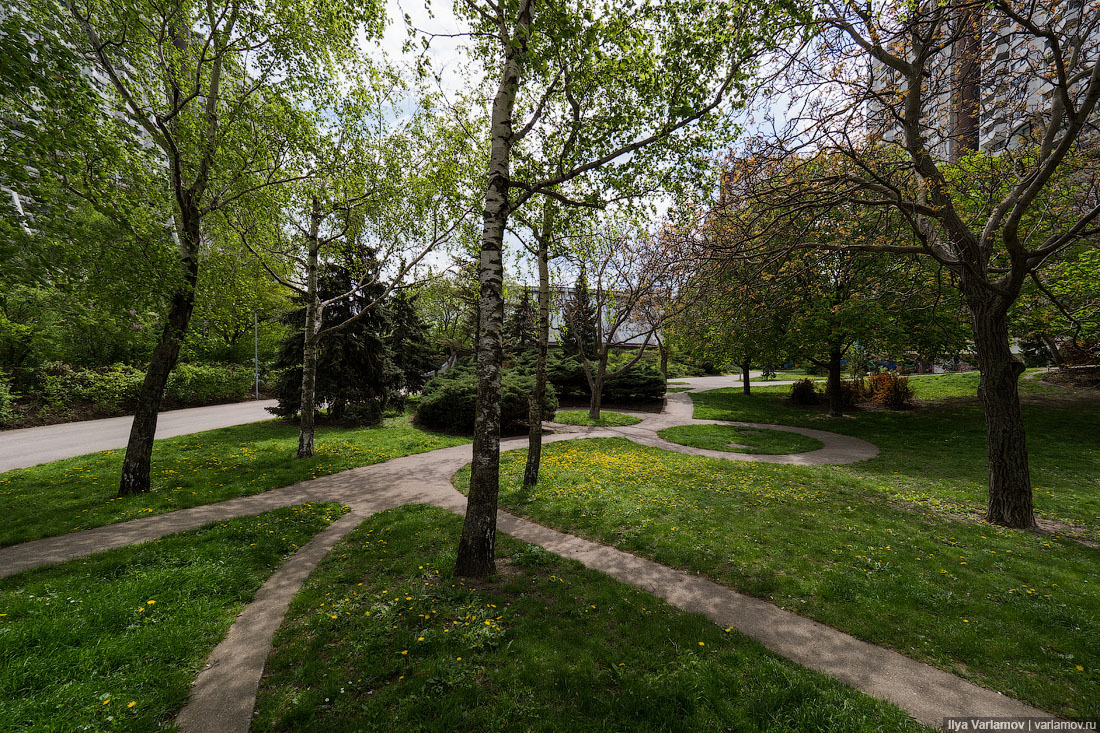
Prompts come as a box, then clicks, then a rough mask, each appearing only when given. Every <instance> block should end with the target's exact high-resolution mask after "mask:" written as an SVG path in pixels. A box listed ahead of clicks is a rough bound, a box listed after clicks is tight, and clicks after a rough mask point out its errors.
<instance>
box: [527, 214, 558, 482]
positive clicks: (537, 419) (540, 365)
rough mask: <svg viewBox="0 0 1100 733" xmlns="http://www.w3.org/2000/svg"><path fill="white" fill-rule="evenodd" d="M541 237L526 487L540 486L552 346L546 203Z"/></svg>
mask: <svg viewBox="0 0 1100 733" xmlns="http://www.w3.org/2000/svg"><path fill="white" fill-rule="evenodd" d="M545 205H546V207H547V209H546V211H545V213H544V216H543V230H542V236H541V237H539V243H538V253H537V259H538V265H539V343H538V356H537V360H536V362H535V392H534V394H532V395H531V401H530V408H529V412H528V422H529V423H530V432H529V433H528V438H527V465H526V466H524V469H523V485H524V486H534V485H535V484H537V483H538V482H539V464H540V463H541V462H542V420H543V414H542V405H543V403H544V402H545V401H546V352H547V348H548V345H549V343H550V265H549V257H550V253H549V249H548V248H549V244H550V241H549V240H550V226H551V219H550V213H549V207H550V203H549V202H546V204H545Z"/></svg>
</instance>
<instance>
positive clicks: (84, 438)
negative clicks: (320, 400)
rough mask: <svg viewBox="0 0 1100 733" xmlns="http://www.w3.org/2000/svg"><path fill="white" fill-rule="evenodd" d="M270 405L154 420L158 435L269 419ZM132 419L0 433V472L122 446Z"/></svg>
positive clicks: (175, 413) (196, 410)
mask: <svg viewBox="0 0 1100 733" xmlns="http://www.w3.org/2000/svg"><path fill="white" fill-rule="evenodd" d="M274 406H275V400H259V401H256V400H253V401H250V402H234V403H232V404H228V405H210V406H208V407H189V408H186V409H183V410H169V411H167V412H162V413H160V415H159V416H158V418H157V439H158V440H160V439H161V438H173V437H175V436H177V435H186V434H188V433H198V432H201V431H203V430H214V429H216V428H227V427H229V426H231V425H242V424H244V423H250V422H258V421H260V420H271V419H272V417H273V416H272V414H271V413H270V412H268V411H267V410H266V409H264V408H267V407H274ZM133 422H134V417H133V415H128V416H126V417H108V418H104V419H103V420H84V421H81V422H69V423H60V424H58V425H43V426H42V427H38V428H21V429H19V430H3V431H0V473H3V472H4V471H10V470H12V469H13V468H26V467H27V466H37V465H38V464H39V463H49V462H50V461H60V460H61V459H63V458H72V457H74V456H82V455H84V454H86V453H98V452H99V451H101V450H111V449H114V448H125V447H126V441H127V440H128V439H129V438H130V426H131V425H132V424H133Z"/></svg>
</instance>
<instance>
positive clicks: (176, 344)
mask: <svg viewBox="0 0 1100 733" xmlns="http://www.w3.org/2000/svg"><path fill="white" fill-rule="evenodd" d="M199 221H200V219H199V214H198V212H197V211H194V210H193V209H191V207H188V209H186V210H184V212H183V213H182V214H180V227H179V231H178V234H179V238H180V266H181V268H182V270H183V283H182V284H181V285H180V287H179V288H178V289H177V290H176V292H175V293H173V294H172V303H171V306H170V307H169V309H168V317H167V319H166V320H165V323H164V329H163V330H162V331H161V333H160V340H159V341H157V345H156V347H155V348H154V349H153V354H152V356H151V357H150V358H149V368H148V369H146V371H145V380H144V381H143V382H142V384H141V391H140V392H139V393H138V401H137V408H136V409H135V411H134V422H133V423H132V424H131V426H130V439H129V441H128V442H127V443H126V456H125V457H124V458H123V459H122V475H121V477H120V478H119V484H118V495H119V496H131V495H133V494H142V493H145V492H146V491H148V490H149V474H150V470H151V466H152V461H153V441H154V439H155V438H156V433H157V416H158V414H159V412H160V402H161V399H162V398H163V397H164V389H165V387H167V386H168V377H169V375H170V374H171V373H172V369H173V368H174V367H175V366H176V361H177V360H178V359H179V354H180V345H181V344H182V343H183V337H184V335H185V334H186V333H187V326H188V324H189V323H190V322H191V313H192V312H193V311H194V309H195V283H196V282H198V276H199V241H200V233H199Z"/></svg>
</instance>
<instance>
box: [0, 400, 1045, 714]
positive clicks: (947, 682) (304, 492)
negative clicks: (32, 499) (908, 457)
mask: <svg viewBox="0 0 1100 733" xmlns="http://www.w3.org/2000/svg"><path fill="white" fill-rule="evenodd" d="M690 405H691V403H690V398H689V397H688V396H687V395H686V394H673V395H670V396H669V400H668V407H667V409H666V410H665V412H663V413H661V414H660V415H654V414H652V413H650V414H644V413H638V414H639V416H643V417H644V420H643V423H641V424H639V425H635V426H631V427H628V428H599V429H588V430H581V431H576V432H563V433H556V434H551V435H547V436H545V439H546V441H547V442H555V441H559V440H570V439H576V438H580V437H590V438H597V437H627V438H629V439H631V440H640V439H642V438H645V437H646V435H647V434H648V436H649V437H650V438H652V437H653V435H654V434H653V431H654V430H655V429H659V428H661V427H667V426H669V425H673V424H684V423H685V422H691V419H690ZM685 413H686V414H687V415H688V417H687V418H686V419H685V418H684V417H683V416H684V414H685ZM768 427H771V428H776V427H778V426H768ZM800 432H801V431H800ZM812 432H813V433H815V437H816V435H817V434H819V435H820V436H822V437H824V438H825V439H826V447H827V448H828V447H829V446H830V444H832V446H833V447H834V448H836V447H837V446H836V444H835V443H833V441H835V440H836V439H837V438H843V437H844V436H836V435H835V434H832V433H822V432H821V431H812ZM819 439H820V438H819ZM640 442H641V441H640ZM861 442H862V441H861ZM525 445H526V438H516V439H510V440H504V441H502V442H501V449H502V450H512V449H516V448H522V447H524V446H525ZM867 445H869V444H867ZM856 447H857V448H860V450H859V451H857V452H856V453H853V454H848V455H842V454H843V453H844V451H843V450H839V449H838V454H837V457H838V458H844V459H846V460H849V461H850V460H861V459H862V458H864V457H868V452H867V449H865V448H861V447H859V446H856ZM679 448H684V446H679ZM873 450H874V449H873V446H872V447H871V451H873ZM684 452H697V451H696V450H695V449H685V450H684ZM873 454H874V453H873V452H871V453H869V455H873ZM734 455H735V454H724V453H723V454H721V456H720V457H722V458H730V457H732V456H734ZM745 458H746V459H751V460H760V459H762V458H766V457H765V456H755V455H753V456H746V457H745ZM469 461H470V447H469V446H455V447H452V448H443V449H440V450H436V451H432V452H430V453H423V454H419V455H412V456H406V457H403V458H397V459H394V460H391V461H387V462H385V463H380V464H376V465H373V466H364V467H361V468H356V469H352V470H349V471H344V472H342V473H338V474H333V475H331V476H323V477H320V478H317V479H313V480H310V481H306V482H302V483H299V484H295V485H293V486H288V487H284V488H281V489H274V490H272V491H268V492H265V493H263V494H258V495H256V496H249V497H242V498H238V499H231V500H229V501H225V502H220V503H218V504H210V505H207V506H203V507H195V508H192V509H185V510H181V511H177V512H172V513H170V514H163V515H159V516H154V517H147V518H144V519H138V520H134V521H131V522H126V523H123V524H118V525H111V526H107V527H101V528H97V529H92V530H86V531H83V532H75V533H72V534H69V535H64V536H62V537H55V538H49V539H45V540H38V541H36V542H30V543H26V544H24V545H17V546H14V547H8V548H3V549H0V577H2V576H6V575H10V574H12V573H14V572H18V571H19V570H22V569H26V568H30V567H34V566H37V565H42V564H48V563H57V562H63V561H64V560H66V559H70V558H73V557H78V556H82V555H87V554H90V553H92V552H99V551H102V550H105V549H110V548H112V547H118V546H122V545H126V544H131V543H134V542H141V541H146V540H150V539H154V538H156V537H161V536H164V535H166V534H172V533H175V532H180V531H183V530H186V529H191V528H194V527H198V526H201V525H203V524H207V523H209V522H212V521H215V520H218V519H224V518H230V517H239V516H246V515H252V514H258V513H260V512H264V511H268V510H271V509H276V508H279V507H284V506H292V505H296V504H302V503H305V502H325V501H332V502H340V503H342V504H345V505H347V506H349V507H350V508H351V513H350V514H349V515H347V516H346V517H344V518H341V519H340V520H338V521H337V522H334V523H333V524H332V525H330V526H329V527H328V528H327V529H325V530H324V531H323V532H321V533H320V534H319V535H317V536H316V537H315V538H314V539H313V540H312V541H311V542H310V543H308V544H307V545H306V546H305V547H303V548H302V549H301V550H299V551H298V552H297V553H296V554H295V555H294V556H293V557H291V558H290V559H289V560H288V561H287V562H286V563H284V564H283V566H282V567H281V568H280V569H279V570H278V571H276V572H275V574H274V575H272V576H271V578H270V579H269V580H268V581H267V582H266V583H265V584H264V585H263V586H262V587H261V588H260V590H259V591H258V592H257V594H256V597H255V599H254V601H253V602H252V603H251V604H250V605H249V606H248V607H247V608H246V609H245V611H244V612H243V613H242V614H241V615H240V616H239V617H238V618H237V620H236V622H235V623H234V625H233V626H232V627H231V629H230V631H229V633H228V634H227V635H226V637H225V639H224V640H223V641H222V643H221V644H219V645H218V646H217V647H216V648H215V649H214V651H213V652H212V653H211V654H210V656H209V657H208V659H207V665H206V667H205V668H204V669H203V670H202V672H201V673H200V674H199V675H198V677H197V678H196V680H195V684H194V686H193V688H192V693H191V696H190V698H189V700H188V702H187V704H186V705H185V707H184V708H183V710H182V711H181V712H180V715H179V717H178V719H177V723H178V724H179V726H180V729H181V730H182V731H184V733H246V731H248V729H249V726H250V724H251V719H252V710H253V707H254V704H255V696H256V691H257V689H258V686H259V683H260V679H261V677H262V674H263V669H264V663H265V661H266V659H267V656H268V654H269V652H270V650H271V642H272V638H273V636H274V634H275V631H276V630H277V629H278V627H279V626H280V624H281V623H282V620H283V617H284V615H285V613H286V609H287V608H288V606H289V603H290V601H291V599H292V598H293V596H294V595H295V593H297V591H298V590H299V589H300V588H301V586H302V583H303V582H304V581H305V579H306V578H307V577H308V576H309V574H310V573H311V572H312V570H313V569H314V568H315V567H316V565H317V563H318V562H320V560H321V559H322V558H323V557H324V556H325V555H326V554H327V553H328V552H329V550H331V549H332V547H333V546H334V545H335V544H336V543H337V542H338V541H339V540H340V539H341V538H342V537H343V536H345V535H346V534H347V533H348V532H350V531H351V530H352V529H353V528H354V527H355V526H356V525H357V524H358V523H359V522H360V521H362V519H364V518H365V517H368V516H370V515H371V514H373V513H375V512H378V511H381V510H383V509H387V508H390V507H394V506H399V505H402V504H408V503H413V504H430V505H433V506H437V507H441V508H444V509H447V510H450V511H452V512H455V513H456V514H459V515H461V514H463V513H464V512H465V510H466V499H465V497H464V496H462V495H461V494H460V493H458V492H457V491H456V490H455V489H454V487H453V486H452V484H451V477H452V476H453V475H454V473H455V472H456V471H457V470H458V469H460V468H461V467H462V466H464V465H465V464H467V463H469ZM498 526H499V529H500V530H501V531H502V532H506V533H508V534H510V535H512V536H514V537H517V538H519V539H521V540H524V541H526V542H532V543H534V544H538V545H540V546H542V547H544V548H546V549H547V550H550V551H551V552H555V553H557V554H559V555H562V556H564V557H569V558H573V559H576V560H578V561H580V562H581V563H583V564H584V565H586V566H588V567H591V568H594V569H596V570H600V571H602V572H605V573H607V574H609V575H611V576H612V577H614V578H616V579H618V580H620V581H622V582H624V583H629V584H631V585H634V586H636V587H639V588H642V589H644V590H646V591H649V592H651V593H654V594H655V595H658V596H660V597H662V598H664V599H666V600H667V601H669V602H670V603H672V604H673V605H675V606H677V607H679V608H682V609H684V610H687V611H691V612H696V613H702V614H705V615H706V616H707V617H709V618H710V619H712V620H713V621H715V623H718V624H721V625H722V626H732V627H734V628H736V629H737V630H738V631H740V632H741V633H743V634H745V635H747V636H749V637H751V638H753V639H756V640H757V641H759V642H761V643H762V644H763V645H764V646H765V647H767V648H768V649H770V650H772V651H773V652H775V653H777V654H780V655H782V656H784V657H787V658H788V659H791V660H793V661H795V662H797V663H799V664H801V665H803V666H805V667H808V668H810V669H814V670H817V671H819V672H823V673H825V674H828V675H831V676H833V677H835V678H837V679H839V680H841V681H843V682H846V683H848V684H850V685H852V686H853V687H855V688H856V689H858V690H861V691H863V692H865V693H867V694H868V695H872V696H874V697H878V698H881V699H884V700H888V701H890V702H892V703H894V704H896V705H898V706H899V707H901V708H902V709H904V710H906V711H907V712H909V713H910V714H911V715H912V716H913V717H914V718H916V719H917V720H919V721H920V722H922V723H926V724H929V725H939V724H940V721H941V719H942V718H944V717H947V716H1000V717H1008V716H1045V714H1044V713H1043V712H1042V711H1039V710H1036V709H1034V708H1031V707H1029V706H1027V705H1025V704H1023V703H1021V702H1019V701H1017V700H1014V699H1012V698H1008V697H1005V696H1003V695H1001V694H1000V693H997V692H993V691H991V690H987V689H985V688H982V687H978V686H976V685H974V684H972V683H970V682H967V681H965V680H963V679H961V678H959V677H955V676H954V675H951V674H948V673H947V672H943V671H941V670H938V669H936V668H934V667H930V666H928V665H925V664H922V663H920V662H915V661H913V660H911V659H909V658H907V657H904V656H902V655H900V654H897V653H896V652H892V651H890V650H887V649H883V648H881V647H877V646H874V645H873V644H868V643H866V642H863V641H860V640H858V639H856V638H855V637H852V636H850V635H848V634H845V633H843V632H840V631H838V630H836V629H833V628H831V627H829V626H825V625H823V624H820V623H818V622H816V621H812V620H810V619H807V618H803V617H801V616H798V615H796V614H793V613H790V612H788V611H784V610H782V609H780V608H777V607H776V606H774V605H772V604H770V603H768V602H766V601H763V600H760V599H757V598H752V597H749V596H744V595H742V594H740V593H737V592H736V591H734V590H732V589H730V588H727V587H725V586H722V585H719V584H717V583H713V582H711V581H709V580H706V579H704V578H700V577H699V576H696V575H692V574H690V573H687V572H684V571H680V570H675V569H672V568H668V567H665V566H663V565H660V564H658V563H655V562H652V561H650V560H646V559H644V558H640V557H637V556H634V555H631V554H629V553H626V552H622V551H621V550H617V549H614V548H612V547H607V546H604V545H599V544H596V543H594V542H590V541H588V540H584V539H581V538H579V537H574V536H572V535H568V534H564V533H561V532H558V531H556V530H552V529H549V528H547V527H543V526H540V525H538V524H535V523H533V522H530V521H527V520H525V519H521V518H519V517H516V516H513V515H511V514H508V513H506V512H499V513H498Z"/></svg>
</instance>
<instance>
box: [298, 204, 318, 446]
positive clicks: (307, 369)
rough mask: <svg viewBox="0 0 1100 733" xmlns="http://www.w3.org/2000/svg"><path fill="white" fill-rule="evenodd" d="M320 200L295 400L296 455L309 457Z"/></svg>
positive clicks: (313, 222)
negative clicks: (299, 389)
mask: <svg viewBox="0 0 1100 733" xmlns="http://www.w3.org/2000/svg"><path fill="white" fill-rule="evenodd" d="M320 228H321V203H320V201H319V200H318V199H317V198H316V197H314V199H313V203H312V206H311V209H310V222H309V242H308V245H309V253H308V260H307V262H306V323H305V328H304V329H303V330H302V398H301V400H300V401H299V402H300V406H299V420H300V421H299V423H298V454H297V457H298V458H312V457H313V434H314V423H315V418H316V413H317V407H316V401H317V400H316V394H317V359H318V352H319V351H320V348H321V344H320V339H319V338H318V336H317V335H318V333H319V332H320V330H321V299H320V296H319V295H318V293H317V270H318V269H319V267H320V263H319V261H318V256H319V253H320V247H319V245H318V243H317V238H318V236H319V233H320Z"/></svg>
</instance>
